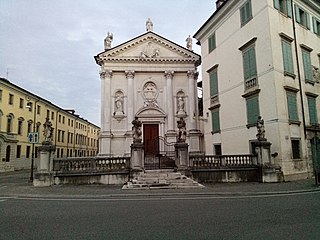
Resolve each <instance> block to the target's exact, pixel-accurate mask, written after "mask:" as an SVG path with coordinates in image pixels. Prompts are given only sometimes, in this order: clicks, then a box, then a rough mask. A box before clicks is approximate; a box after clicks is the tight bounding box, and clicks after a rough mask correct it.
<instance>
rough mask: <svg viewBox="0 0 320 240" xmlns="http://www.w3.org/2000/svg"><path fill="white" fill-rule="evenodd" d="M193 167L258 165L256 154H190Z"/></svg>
mask: <svg viewBox="0 0 320 240" xmlns="http://www.w3.org/2000/svg"><path fill="white" fill-rule="evenodd" d="M189 160H190V166H192V167H193V168H221V167H249V166H257V157H256V155H251V154H247V155H216V156H214V155H198V156H197V155H196V156H190V157H189Z"/></svg>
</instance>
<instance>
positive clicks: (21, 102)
mask: <svg viewBox="0 0 320 240" xmlns="http://www.w3.org/2000/svg"><path fill="white" fill-rule="evenodd" d="M23 107H24V100H23V98H20V102H19V108H23Z"/></svg>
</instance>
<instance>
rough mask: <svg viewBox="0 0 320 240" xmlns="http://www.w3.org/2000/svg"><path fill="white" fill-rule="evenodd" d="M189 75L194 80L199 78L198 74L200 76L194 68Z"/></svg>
mask: <svg viewBox="0 0 320 240" xmlns="http://www.w3.org/2000/svg"><path fill="white" fill-rule="evenodd" d="M187 76H188V78H193V79H194V80H197V79H198V76H199V72H197V71H194V70H190V71H188V72H187Z"/></svg>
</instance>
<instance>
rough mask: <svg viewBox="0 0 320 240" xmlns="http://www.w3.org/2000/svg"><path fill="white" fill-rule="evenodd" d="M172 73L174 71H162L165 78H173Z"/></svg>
mask: <svg viewBox="0 0 320 240" xmlns="http://www.w3.org/2000/svg"><path fill="white" fill-rule="evenodd" d="M173 74H174V71H171V70H170V71H165V72H164V76H165V78H166V79H172V78H173Z"/></svg>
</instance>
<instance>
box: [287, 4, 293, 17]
mask: <svg viewBox="0 0 320 240" xmlns="http://www.w3.org/2000/svg"><path fill="white" fill-rule="evenodd" d="M291 1H292V0H287V15H288V17H289V18H292V4H291Z"/></svg>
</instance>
